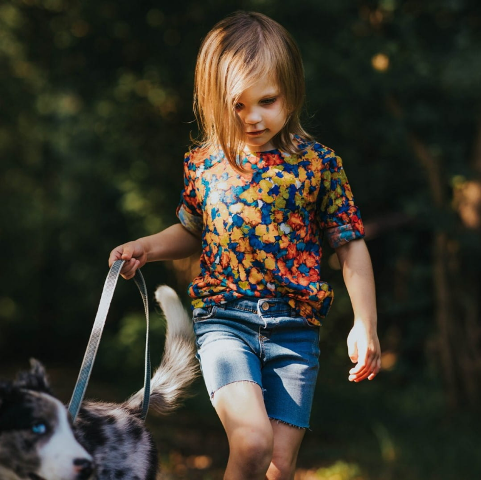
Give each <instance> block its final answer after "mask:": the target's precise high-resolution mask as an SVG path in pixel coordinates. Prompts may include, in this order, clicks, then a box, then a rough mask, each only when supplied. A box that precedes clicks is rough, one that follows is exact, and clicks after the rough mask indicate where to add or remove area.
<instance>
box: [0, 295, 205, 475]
mask: <svg viewBox="0 0 481 480" xmlns="http://www.w3.org/2000/svg"><path fill="white" fill-rule="evenodd" d="M156 299H157V301H158V302H159V304H160V306H161V308H162V310H163V311H164V314H165V317H166V319H167V336H166V341H165V350H164V356H163V358H162V362H161V364H160V366H159V368H158V369H157V370H156V372H155V373H154V375H153V377H152V382H151V390H152V393H151V397H150V407H151V410H153V411H155V412H156V413H159V414H162V415H163V414H167V413H170V412H171V411H172V410H173V409H174V408H175V407H176V406H177V401H178V399H179V397H180V396H181V395H182V394H183V393H184V392H185V389H186V387H187V386H188V385H189V384H190V383H191V382H192V380H193V379H194V377H195V376H196V374H197V371H198V365H197V362H196V360H195V357H194V342H193V331H192V324H191V321H190V319H189V317H188V315H187V313H186V312H185V310H184V308H183V307H182V304H181V303H180V301H179V299H178V297H177V295H176V293H175V292H174V291H173V290H172V289H171V288H169V287H166V286H162V287H159V288H158V289H157V291H156ZM142 399H143V389H142V390H140V391H139V392H137V393H135V394H134V395H132V397H130V398H129V399H128V400H127V401H126V402H125V403H122V404H112V403H101V402H84V403H83V404H82V406H81V408H80V411H79V415H78V417H77V420H76V422H75V425H74V426H72V422H71V420H70V418H69V416H68V413H67V410H66V408H65V407H64V406H63V405H62V404H61V402H60V401H59V400H57V399H56V398H54V397H53V396H52V395H51V392H50V388H49V386H48V382H47V379H46V376H45V371H44V369H43V366H42V365H41V364H40V363H39V362H37V361H35V360H33V361H32V368H31V371H30V372H26V373H23V374H20V375H19V376H18V377H17V380H16V381H15V382H1V383H0V479H1V480H24V479H28V480H93V479H95V480H114V479H116V480H117V479H118V480H155V477H156V473H157V465H158V460H157V451H156V448H155V446H154V442H153V440H152V438H151V435H150V433H149V432H148V431H147V430H146V428H145V425H144V422H143V421H142V420H141V419H140V413H141V403H142Z"/></svg>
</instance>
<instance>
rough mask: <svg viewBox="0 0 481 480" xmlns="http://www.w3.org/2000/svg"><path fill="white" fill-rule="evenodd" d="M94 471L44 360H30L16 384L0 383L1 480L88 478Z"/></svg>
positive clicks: (84, 479)
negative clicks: (51, 383) (52, 387)
mask: <svg viewBox="0 0 481 480" xmlns="http://www.w3.org/2000/svg"><path fill="white" fill-rule="evenodd" d="M92 473H93V469H92V457H91V456H90V455H89V454H88V453H87V452H86V451H85V449H84V448H83V447H82V446H81V445H80V444H79V443H78V442H77V440H76V439H75V437H74V434H73V431H72V424H71V420H70V418H69V415H68V413H67V410H66V408H65V407H64V405H62V403H61V402H60V401H59V400H57V399H56V398H54V397H53V396H52V395H51V393H50V387H49V384H48V380H47V377H46V375H45V369H44V368H43V366H42V365H41V364H40V362H38V361H36V360H31V370H30V371H29V372H22V373H20V374H19V375H18V377H17V380H15V381H14V382H0V478H2V479H4V478H5V479H8V480H10V479H12V480H14V479H15V480H16V479H22V480H23V479H28V480H87V479H89V478H90V477H91V475H92Z"/></svg>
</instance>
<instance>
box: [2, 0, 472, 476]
mask: <svg viewBox="0 0 481 480" xmlns="http://www.w3.org/2000/svg"><path fill="white" fill-rule="evenodd" d="M239 8H242V9H246V10H257V11H262V12H264V13H266V14H268V15H270V16H272V17H273V18H275V19H276V20H278V21H279V22H280V23H282V24H283V25H285V26H286V27H287V28H288V30H289V31H290V32H291V33H292V35H293V36H294V38H295V39H296V40H297V41H298V43H299V46H300V48H301V51H302V53H303V57H304V63H305V70H306V82H307V106H306V112H305V120H304V124H305V126H306V129H307V130H308V131H310V132H312V133H314V134H315V135H316V136H317V138H318V139H319V140H320V141H321V142H322V143H324V144H326V145H328V146H330V147H332V148H334V149H335V150H336V152H337V153H338V154H339V155H340V156H342V157H343V159H344V163H345V165H346V170H347V174H348V177H349V179H350V182H351V184H352V186H353V190H354V192H355V195H356V199H357V202H358V203H359V205H360V207H361V211H362V212H363V218H364V220H365V222H366V224H367V225H369V227H370V230H369V232H370V233H369V237H368V238H369V243H368V245H369V248H370V252H371V255H372V259H373V264H374V270H375V274H376V280H377V284H378V305H379V331H380V337H381V343H382V347H383V350H384V351H385V352H388V353H389V355H390V356H389V358H390V362H391V363H390V365H389V367H386V368H385V370H384V371H383V373H382V374H381V375H380V377H379V378H378V379H376V381H375V382H373V383H369V384H367V385H356V386H354V388H352V387H353V386H352V385H345V384H346V383H348V382H347V381H346V378H347V371H348V369H349V367H350V362H349V359H348V358H347V352H346V347H345V338H346V335H347V333H348V331H349V328H350V324H351V317H352V312H351V309H350V302H349V298H348V296H347V293H346V292H345V290H344V287H343V285H342V278H341V274H340V272H339V270H336V267H335V265H334V266H332V267H331V266H330V265H329V264H328V263H327V260H328V258H329V257H330V256H331V255H332V253H333V252H331V251H329V249H326V252H325V259H326V262H325V264H324V265H323V268H324V277H325V278H326V279H328V280H329V282H330V283H332V284H333V285H334V288H335V291H336V300H335V302H334V306H333V309H332V312H331V314H330V315H329V317H328V319H326V321H325V323H324V327H323V333H322V335H323V337H322V345H321V348H322V351H323V353H322V356H321V363H322V361H325V362H326V366H324V367H322V368H324V370H321V378H320V385H319V387H318V393H317V398H322V402H321V405H324V407H323V406H317V407H315V408H314V411H313V424H314V425H317V426H318V427H319V428H321V426H322V430H323V431H324V428H326V429H328V430H329V432H331V434H332V435H333V437H334V440H335V441H336V442H338V445H339V448H338V449H337V450H335V451H333V452H331V453H332V455H330V454H329V449H328V448H327V447H328V445H327V444H323V448H327V450H326V452H327V453H326V456H325V457H324V458H321V460H323V461H324V463H322V465H323V466H325V467H326V468H323V469H321V470H316V471H317V473H316V475H318V478H339V479H342V480H343V479H351V478H352V479H354V478H358V477H359V478H361V477H360V476H362V478H379V479H381V478H383V479H395V478H410V479H418V478H419V479H421V478H439V479H448V478H474V477H473V474H472V472H473V471H475V470H474V468H475V466H473V470H472V471H471V473H470V470H469V468H470V465H471V463H472V462H470V459H469V458H467V457H468V454H467V453H466V452H469V451H473V447H474V446H475V445H477V447H476V448H479V442H478V443H476V441H475V437H474V434H473V431H474V430H475V429H474V426H473V425H470V422H469V421H465V422H461V423H460V426H459V427H458V426H457V425H455V423H456V422H449V421H448V420H447V419H446V417H445V416H446V415H448V414H447V413H446V411H447V407H446V405H447V403H446V398H445V396H444V393H443V392H444V391H443V386H442V385H443V384H442V377H443V373H444V372H443V371H442V370H441V368H440V363H439V358H440V355H439V351H438V350H436V348H435V345H436V342H437V341H438V334H439V332H438V331H437V328H438V327H437V326H436V323H435V316H434V312H435V310H436V305H437V302H438V301H439V299H438V298H437V297H436V296H435V294H434V290H433V286H432V285H433V280H434V279H435V275H434V270H433V256H434V252H433V238H434V237H435V235H436V233H437V232H440V231H442V232H446V233H447V235H448V236H449V238H450V243H449V248H450V252H454V253H452V259H453V260H452V262H451V263H450V264H449V265H450V266H451V267H452V265H457V267H456V268H458V269H457V270H456V269H453V270H452V271H453V272H458V273H457V274H452V275H451V277H450V279H449V280H450V284H449V288H450V292H451V294H452V295H453V296H454V297H455V298H456V299H457V301H458V304H457V307H456V309H455V311H454V313H453V318H452V323H453V325H463V324H462V322H460V321H459V316H460V315H461V316H462V315H465V314H467V313H469V312H473V311H475V309H476V308H477V307H476V305H479V302H478V303H477V300H476V298H477V295H478V294H479V291H478V290H477V289H478V287H477V286H479V280H480V268H479V265H480V260H481V242H479V229H478V230H476V229H475V230H472V229H471V230H470V229H468V228H466V226H465V225H463V224H462V222H461V221H460V219H459V216H458V214H457V211H456V210H455V208H454V202H453V198H454V193H453V192H454V191H455V190H456V189H457V188H458V189H459V188H462V186H463V185H464V184H465V182H467V181H469V180H473V179H478V178H479V175H480V171H479V168H478V167H476V164H475V160H476V158H475V153H476V146H475V141H476V135H477V134H478V130H477V128H478V127H477V125H478V123H477V122H478V121H479V114H480V111H481V110H480V107H481V90H480V89H479V85H480V84H481V56H480V55H479V51H481V35H480V32H481V28H480V27H481V8H480V4H479V2H476V1H474V0H441V1H432V0H429V1H425V2H416V1H413V0H361V1H358V2H352V1H348V0H342V1H334V2H327V1H322V2H319V1H314V0H308V1H304V2H293V1H291V0H289V1H285V2H280V1H276V0H245V1H232V0H229V1H222V2H221V1H220V0H209V1H207V2H193V1H192V2H188V3H187V4H185V3H175V2H174V3H172V2H171V3H169V4H166V3H165V2H164V3H158V2H157V3H155V2H150V1H145V0H142V1H139V2H125V1H119V2H113V1H110V0H98V1H93V0H84V1H82V2H80V1H78V0H76V1H68V2H67V1H66V0H11V1H10V2H7V3H3V4H2V5H0V90H1V92H2V95H1V96H0V157H1V162H0V171H1V175H0V202H1V205H2V208H1V210H0V248H1V250H2V252H4V261H3V269H4V273H3V275H2V276H1V277H0V331H1V335H0V359H1V360H2V361H3V362H12V361H17V360H21V361H22V362H24V361H25V358H26V356H37V357H38V358H40V359H42V360H44V361H46V362H47V363H48V362H49V361H51V362H54V363H57V362H63V363H65V364H71V365H78V364H79V359H81V357H82V355H83V351H84V348H85V346H86V344H87V339H88V335H89V331H90V328H91V326H92V323H93V318H94V316H95V311H96V306H97V304H98V301H99V298H100V292H101V289H102V285H103V281H104V279H105V275H106V273H107V258H108V254H109V252H110V250H111V249H112V248H113V247H114V246H116V245H118V244H120V243H123V242H125V241H128V240H130V239H134V238H138V237H140V236H143V235H147V234H150V233H154V232H156V231H159V230H161V229H163V228H165V227H167V226H169V225H171V224H172V223H174V222H176V217H175V208H176V205H177V201H178V198H179V194H180V191H181V188H182V156H183V154H184V152H185V151H186V149H187V148H188V145H189V143H190V141H189V135H191V134H192V135H193V136H195V135H196V134H197V127H196V125H195V122H194V120H195V119H194V115H193V112H192V84H193V70H194V66H195V60H196V53H197V49H198V47H199V45H200V42H201V39H202V38H203V36H204V35H205V34H206V33H207V31H208V30H209V28H210V27H211V26H212V25H213V24H214V23H215V22H216V21H218V20H220V19H221V18H222V17H223V16H225V15H226V14H228V13H230V12H232V11H234V10H236V9H239ZM413 135H414V136H415V137H416V138H419V139H421V141H422V145H423V146H424V147H425V148H426V151H427V152H428V153H429V155H430V156H431V158H433V159H434V161H435V167H436V168H435V169H434V170H429V169H428V168H427V167H426V164H423V162H422V161H420V158H419V156H417V154H416V152H415V150H414V149H413V143H412V138H413ZM433 175H439V187H440V191H441V195H442V202H441V203H439V202H438V203H437V202H436V199H435V197H434V196H433V191H432V180H433ZM451 267H450V268H451ZM453 268H454V267H453ZM144 275H145V276H146V280H147V285H148V286H149V288H150V291H151V292H152V291H153V288H154V286H155V285H157V284H159V283H167V284H170V285H172V286H174V287H176V288H177V289H178V290H179V291H180V293H181V294H182V293H183V292H185V287H186V285H185V284H181V283H179V281H178V280H177V279H176V278H175V277H174V276H173V274H172V270H171V269H169V268H166V266H165V265H163V264H159V265H148V266H146V267H145V269H144ZM118 290H119V291H118V292H117V294H116V297H115V298H114V302H113V304H112V309H111V313H110V316H109V322H108V324H107V327H106V333H105V340H104V341H103V343H102V345H101V348H100V351H99V358H98V361H97V369H96V371H95V375H98V378H100V379H107V378H112V379H113V380H114V381H115V380H118V381H119V382H122V381H123V380H125V385H124V386H123V387H124V388H125V393H126V395H127V394H129V393H130V392H131V391H132V390H133V389H134V388H136V387H137V385H138V384H139V382H140V379H141V378H142V374H141V372H142V368H143V367H142V364H143V328H144V327H143V320H142V319H141V318H140V314H141V312H142V310H141V304H140V301H139V299H138V298H137V295H138V294H137V292H136V291H135V287H134V286H133V285H131V284H130V283H128V282H122V281H121V282H119V286H118ZM474 318H475V320H474V322H475V324H476V322H478V323H477V325H478V326H479V314H478V315H477V316H476V315H474ZM152 328H153V355H152V356H153V364H154V365H155V364H156V363H157V362H156V360H155V359H158V358H160V355H161V349H162V343H163V340H162V339H163V326H162V323H161V322H160V321H159V319H158V316H157V315H155V314H154V315H153V320H152ZM459 330H460V331H461V330H462V328H460V329H459ZM12 345H15V346H16V347H17V346H18V348H12ZM387 358H388V357H386V359H387ZM202 388H203V386H202V385H200V384H199V389H200V390H201V389H202ZM354 389H355V390H354ZM326 392H327V393H326ZM203 394H204V392H202V395H203ZM326 395H327V396H328V397H329V398H328V399H325V397H326ZM352 398H356V402H355V403H356V404H357V405H361V407H360V408H361V411H362V414H363V415H364V418H365V423H364V424H363V427H361V428H364V431H363V432H362V433H361V434H360V437H359V438H361V439H362V443H363V445H366V446H369V447H372V448H374V449H375V451H376V454H375V455H374V454H372V453H371V455H369V454H368V453H366V449H364V448H362V447H363V446H362V445H361V446H360V447H359V449H360V450H361V451H362V452H364V453H366V458H367V460H366V461H363V459H362V458H360V457H358V456H356V455H355V450H356V442H353V441H352V440H350V434H351V433H352V431H351V432H350V431H349V425H353V424H356V423H359V413H358V411H357V410H355V405H354V404H353V401H352V400H351V399H352ZM197 403H198V401H197ZM202 405H204V404H202ZM379 405H384V406H385V407H386V408H378V406H379ZM204 407H205V405H204ZM192 408H195V407H192ZM207 411H209V410H207ZM202 412H203V414H204V413H205V411H204V410H202ZM211 413H212V412H211ZM326 413H327V416H330V417H332V419H331V420H330V421H327V423H326ZM207 415H209V414H207ZM343 421H344V422H345V423H344V424H343V425H341V426H339V425H338V423H339V422H341V423H342V422H343ZM350 422H351V423H350ZM361 423H362V422H361ZM416 425H419V426H418V427H416ZM436 425H438V426H439V428H435V426H436ZM455 427H456V428H455ZM450 429H451V430H450ZM450 431H452V432H453V433H452V434H451V435H450V433H449V432H450ZM358 433H359V432H358ZM436 435H438V436H437V437H436V438H435V436H436ZM454 437H455V438H456V439H457V440H456V441H457V442H458V443H456V444H457V445H461V446H462V447H461V446H460V447H459V448H458V447H453V445H454V442H453V441H452V438H454ZM446 445H449V446H450V448H447V447H446ZM463 448H465V451H463ZM436 449H437V452H442V458H441V459H439V458H438V457H439V453H436ZM419 451H422V452H424V453H423V455H421V457H422V458H420V455H419ZM371 452H372V451H371ZM346 455H347V456H350V458H349V459H347V460H340V459H346ZM461 461H462V462H463V463H462V465H461ZM336 462H337V463H336ZM436 462H438V463H436ZM319 465H321V464H319ZM319 465H318V466H319ZM418 465H419V467H418ZM316 468H317V467H316ZM457 468H459V472H461V473H459V475H458V476H456V475H457V474H456V471H457ZM360 472H362V473H360ZM379 472H381V473H379ZM336 475H337V477H336ZM363 475H364V476H363ZM366 475H368V477H367V476H366ZM423 475H425V476H424V477H423ZM206 478H207V477H206Z"/></svg>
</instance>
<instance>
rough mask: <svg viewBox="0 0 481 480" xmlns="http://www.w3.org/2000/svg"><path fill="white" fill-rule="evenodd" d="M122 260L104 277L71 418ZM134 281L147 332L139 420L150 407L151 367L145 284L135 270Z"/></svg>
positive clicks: (87, 375) (86, 378)
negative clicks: (142, 393)
mask: <svg viewBox="0 0 481 480" xmlns="http://www.w3.org/2000/svg"><path fill="white" fill-rule="evenodd" d="M123 264H124V260H116V261H115V262H114V263H113V264H112V266H111V267H110V271H109V274H108V275H107V279H106V280H105V285H104V289H103V291H102V296H101V298H100V304H99V308H98V310H97V315H96V317H95V322H94V326H93V327H92V333H91V334H90V339H89V343H88V345H87V350H86V351H85V355H84V359H83V362H82V366H81V368H80V373H79V376H78V379H77V383H76V384H75V388H74V391H73V394H72V398H71V400H70V404H69V406H68V411H69V413H70V415H71V416H72V420H73V421H75V418H76V417H77V414H78V412H79V409H80V404H81V403H82V400H83V397H84V394H85V390H86V389H87V385H88V382H89V379H90V373H91V372H92V367H93V364H94V361H95V356H96V354H97V349H98V347H99V343H100V338H101V336H102V332H103V329H104V325H105V320H106V319H107V313H108V311H109V307H110V303H111V302H112V297H113V295H114V290H115V286H116V285H117V280H118V279H119V275H120V270H121V269H122V265H123ZM134 282H135V284H136V285H137V287H138V289H139V291H140V295H141V296H142V300H143V302H144V309H145V319H146V324H147V333H146V335H145V376H144V399H143V402H142V413H141V416H142V419H145V417H146V416H147V411H148V410H149V401H150V376H151V366H150V350H149V301H148V298H147V287H146V285H145V280H144V277H143V276H142V273H141V272H140V270H137V271H136V272H135V277H134Z"/></svg>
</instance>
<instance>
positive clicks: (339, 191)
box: [317, 154, 364, 248]
mask: <svg viewBox="0 0 481 480" xmlns="http://www.w3.org/2000/svg"><path fill="white" fill-rule="evenodd" d="M322 164H323V166H322V173H321V189H320V191H319V197H318V205H317V208H318V218H319V223H320V227H321V229H322V230H323V231H324V234H325V236H326V237H327V240H328V242H329V245H330V246H331V247H332V248H337V247H340V246H341V245H344V244H346V243H347V242H350V241H351V240H355V239H357V238H362V237H364V225H363V223H362V220H361V214H360V212H359V208H358V207H357V206H356V204H355V203H354V197H353V195H352V191H351V186H350V185H349V182H348V180H347V176H346V172H345V171H344V168H343V166H342V160H341V158H340V157H338V156H336V155H334V154H332V155H329V156H326V157H325V158H324V159H323V161H322Z"/></svg>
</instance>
